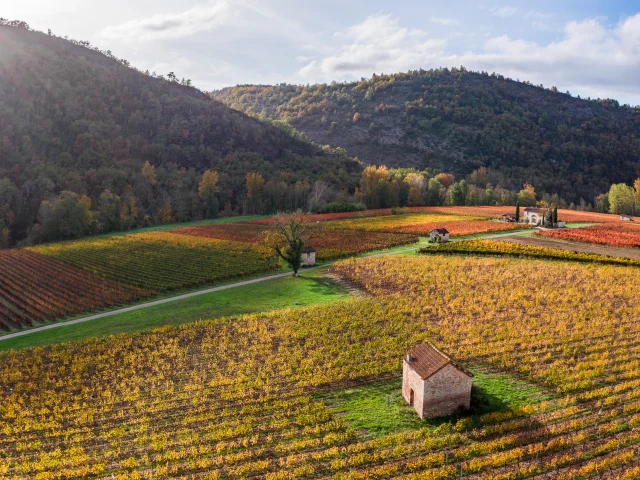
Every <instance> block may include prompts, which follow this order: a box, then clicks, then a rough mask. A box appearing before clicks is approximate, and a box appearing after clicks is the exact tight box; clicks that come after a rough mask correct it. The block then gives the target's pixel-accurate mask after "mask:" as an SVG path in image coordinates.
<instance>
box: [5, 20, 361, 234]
mask: <svg viewBox="0 0 640 480" xmlns="http://www.w3.org/2000/svg"><path fill="white" fill-rule="evenodd" d="M107 53H108V52H107ZM184 83H186V82H184ZM145 162H149V164H150V166H151V168H152V169H155V172H154V171H148V173H149V174H148V175H147V178H145V176H144V175H143V174H142V167H143V165H144V164H145ZM207 169H211V170H216V171H217V173H218V174H219V181H218V184H217V187H216V191H217V192H218V193H217V195H218V197H219V199H218V200H219V203H220V209H221V210H222V208H223V206H224V205H225V204H226V203H227V202H230V204H231V207H232V208H233V209H236V210H239V206H240V204H241V203H242V202H243V197H244V196H245V192H246V189H245V182H246V176H247V173H249V172H255V173H259V174H261V176H262V178H263V179H264V180H265V181H266V182H268V181H269V180H270V179H274V181H278V182H280V183H278V185H282V184H283V182H284V184H285V185H284V187H283V188H288V187H289V186H291V188H293V185H294V184H295V183H296V182H297V181H304V182H313V181H314V180H315V179H317V178H319V177H323V178H324V179H325V180H328V181H329V182H330V183H333V184H336V185H337V186H338V187H339V188H345V185H346V184H349V185H353V184H354V182H357V180H358V178H359V177H358V176H359V172H360V170H361V167H360V166H359V165H358V164H357V163H355V162H353V161H349V160H348V159H347V158H346V156H345V155H336V154H334V153H333V152H331V151H323V150H321V149H320V148H319V147H317V146H315V145H313V144H312V143H310V142H308V141H306V140H304V139H303V138H301V137H300V136H299V135H298V136H294V135H292V134H291V132H290V131H286V130H283V129H282V128H279V127H276V126H274V125H272V124H269V123H265V122H261V121H259V120H257V119H255V118H251V117H249V116H247V115H245V114H243V113H240V112H237V111H235V110H232V109H230V108H229V107H227V106H225V105H224V104H222V103H220V102H218V101H216V100H213V99H211V97H210V96H208V95H206V94H204V93H202V92H201V91H199V90H197V89H195V88H192V87H190V86H187V85H183V84H181V82H179V81H178V80H177V79H176V78H175V77H174V76H173V75H171V76H169V79H162V78H157V77H154V76H151V75H146V74H144V73H142V72H139V71H137V70H135V69H133V68H130V67H128V66H127V63H126V62H123V61H121V60H118V59H116V58H115V57H113V56H109V54H106V55H105V54H103V53H101V52H98V51H95V50H92V49H91V48H86V47H85V46H82V45H78V42H70V41H67V40H65V39H63V38H59V37H55V36H51V35H47V34H44V33H40V32H35V31H30V30H28V29H26V28H20V27H12V26H0V233H2V231H3V228H6V226H7V225H8V224H10V229H9V235H10V236H11V239H10V243H14V242H15V241H16V240H20V239H21V238H24V237H25V236H26V235H27V234H28V233H29V231H30V229H31V227H32V226H33V225H34V224H35V223H36V222H39V223H41V224H42V223H44V222H45V220H46V219H39V218H38V215H39V214H40V215H45V214H46V213H47V211H46V209H45V211H43V210H42V209H41V204H42V202H43V201H47V200H51V199H53V198H55V196H56V195H58V194H60V192H62V191H70V192H73V193H75V194H77V195H78V196H82V195H86V196H87V197H88V198H89V199H90V200H91V206H90V207H89V208H90V209H91V210H95V211H97V210H99V209H100V196H101V195H102V194H103V193H105V192H108V194H109V195H112V196H113V195H115V196H116V197H118V199H119V200H118V201H119V202H120V201H121V203H125V202H127V203H128V204H129V207H131V206H132V205H134V208H133V210H132V209H131V208H129V211H128V212H127V215H128V216H129V217H130V218H127V222H129V223H128V225H129V226H135V225H140V224H142V223H153V222H155V221H167V220H169V221H172V220H173V221H183V220H189V219H193V218H199V217H201V216H202V215H204V210H205V207H206V205H204V204H203V203H202V200H201V199H198V182H200V178H201V175H202V173H203V172H204V171H205V170H207ZM148 170H149V169H148ZM104 201H105V202H106V200H104ZM85 202H86V200H85ZM114 208H115V207H114ZM124 210H125V209H124V208H123V212H124ZM94 218H98V217H97V216H94ZM99 227H100V228H102V226H99ZM85 233H87V232H85ZM5 235H6V230H5ZM6 242H7V239H6V238H5V243H6ZM1 243H2V238H0V245H1Z"/></svg>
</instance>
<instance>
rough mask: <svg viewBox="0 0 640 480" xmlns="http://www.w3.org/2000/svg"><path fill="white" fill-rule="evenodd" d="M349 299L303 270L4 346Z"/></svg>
mask: <svg viewBox="0 0 640 480" xmlns="http://www.w3.org/2000/svg"><path fill="white" fill-rule="evenodd" d="M348 297H349V295H348V293H346V292H345V290H344V289H343V287H342V286H340V285H337V284H336V283H335V282H334V281H333V280H331V279H330V278H328V277H326V275H325V273H324V272H323V271H321V270H312V271H309V272H304V271H303V272H302V274H301V275H300V277H298V278H293V277H285V278H280V279H276V280H269V281H265V282H260V283H254V284H251V285H245V286H241V287H235V288H230V289H228V290H222V291H219V292H213V293H208V294H204V295H199V296H196V297H191V298H187V299H183V300H177V301H175V302H171V303H166V304H162V305H156V306H152V307H148V308H143V309H140V310H134V311H131V312H125V313H121V314H117V315H113V316H110V317H105V318H101V319H97V320H90V321H88V322H84V323H78V324H74V325H67V326H61V327H58V328H52V329H50V330H45V331H42V332H35V333H32V334H29V335H24V336H22V337H16V338H12V339H8V340H2V341H0V350H8V349H11V348H26V347H32V346H43V345H52V344H55V343H61V342H70V341H74V340H81V339H83V338H88V337H104V336H108V335H114V334H118V333H127V332H137V331H141V330H150V329H153V328H157V327H161V326H164V325H180V324H183V323H189V322H195V321H197V320H203V319H215V318H221V317H227V316H232V315H242V314H245V313H256V312H265V311H269V310H278V309H281V308H289V307H296V306H304V305H315V304H320V303H329V302H335V301H339V300H344V299H346V298H348Z"/></svg>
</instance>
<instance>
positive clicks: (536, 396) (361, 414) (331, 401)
mask: <svg viewBox="0 0 640 480" xmlns="http://www.w3.org/2000/svg"><path fill="white" fill-rule="evenodd" d="M473 374H474V377H473V390H472V398H471V405H472V409H471V411H470V412H468V414H466V415H463V416H462V417H443V418H438V419H433V420H424V421H422V420H420V418H419V417H418V416H417V415H416V414H415V412H414V410H413V409H412V408H411V407H409V406H408V405H407V403H406V402H405V401H404V399H403V398H402V379H401V378H394V379H392V380H387V381H383V382H376V383H373V384H369V385H364V386H360V387H355V388H347V389H345V390H340V391H337V392H331V393H328V394H319V395H317V397H318V398H320V399H322V400H323V401H324V403H325V405H327V406H328V407H329V408H330V409H331V410H333V411H334V412H336V413H337V414H338V415H339V416H340V417H342V418H343V419H344V420H346V421H347V423H349V425H350V427H351V428H352V429H353V430H355V431H356V432H357V433H358V434H359V435H360V436H361V437H363V438H375V437H380V436H383V435H389V434H393V433H400V432H405V431H408V430H415V429H418V428H424V427H432V428H437V427H438V426H440V425H442V424H443V423H447V424H452V425H455V423H456V422H457V421H458V420H459V419H460V418H465V417H471V418H473V417H474V416H477V415H482V414H484V413H490V412H504V411H507V410H511V409H513V408H517V407H520V406H523V405H527V404H535V403H539V402H542V401H545V400H549V399H550V398H551V396H549V395H547V394H545V393H544V392H543V391H542V389H541V388H539V387H537V386H535V385H531V384H528V383H525V382H522V381H520V380H517V379H515V378H513V377H511V376H510V375H507V374H502V373H489V372H486V371H483V370H480V369H473Z"/></svg>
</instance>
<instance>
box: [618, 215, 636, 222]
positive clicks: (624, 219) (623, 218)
mask: <svg viewBox="0 0 640 480" xmlns="http://www.w3.org/2000/svg"><path fill="white" fill-rule="evenodd" d="M620 221H622V222H633V217H632V216H631V215H620Z"/></svg>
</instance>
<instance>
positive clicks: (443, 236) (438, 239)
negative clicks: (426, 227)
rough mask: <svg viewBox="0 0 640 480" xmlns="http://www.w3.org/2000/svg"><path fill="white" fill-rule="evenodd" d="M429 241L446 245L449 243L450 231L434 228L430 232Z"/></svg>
mask: <svg viewBox="0 0 640 480" xmlns="http://www.w3.org/2000/svg"><path fill="white" fill-rule="evenodd" d="M429 240H430V241H431V242H432V243H444V242H448V241H449V230H447V229H446V228H434V229H433V230H431V231H430V232H429Z"/></svg>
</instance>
